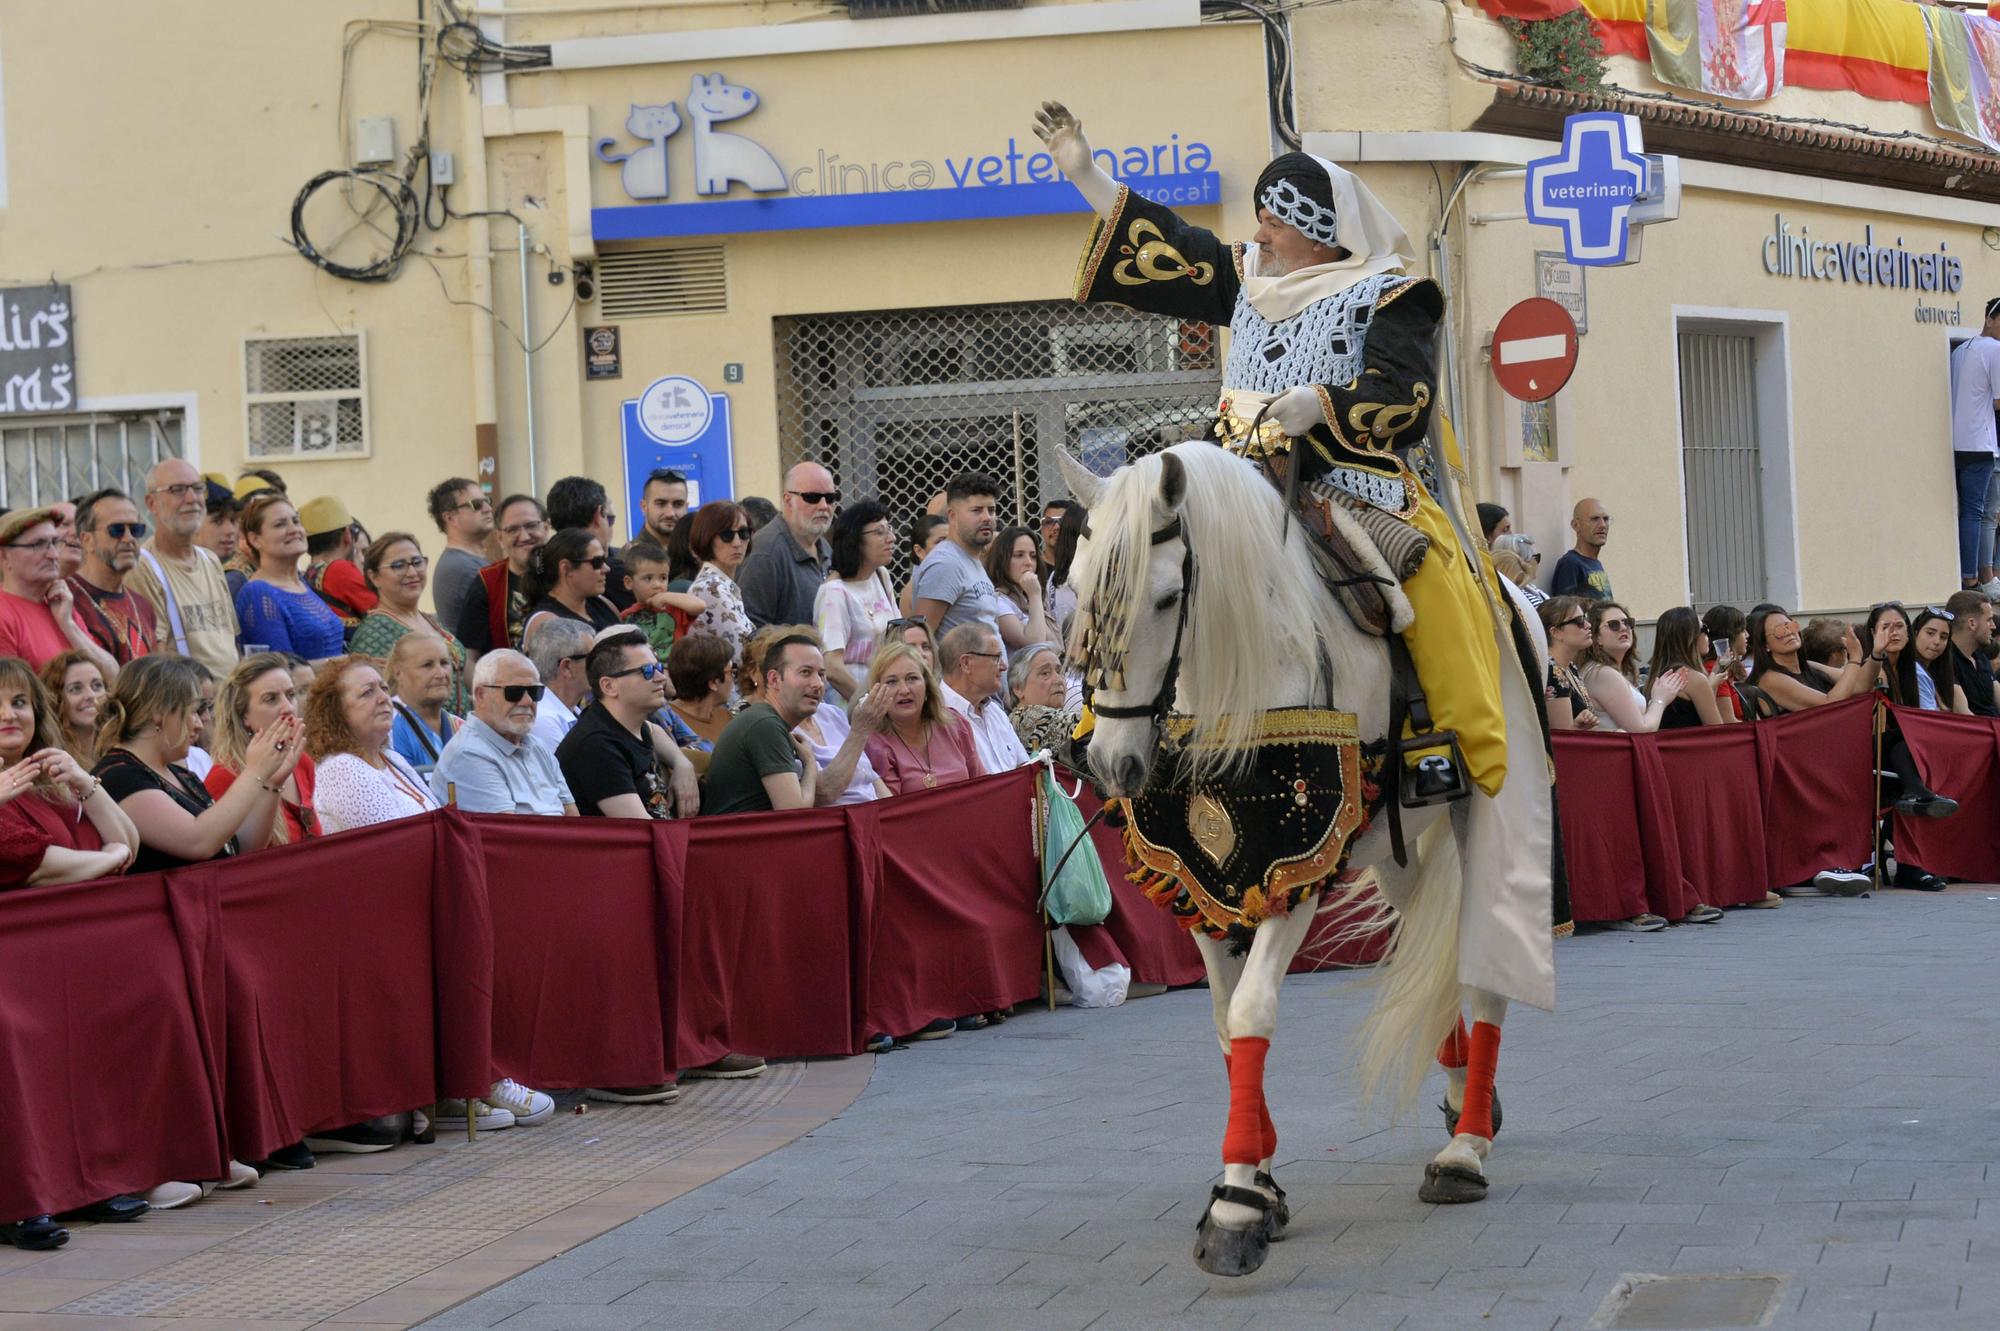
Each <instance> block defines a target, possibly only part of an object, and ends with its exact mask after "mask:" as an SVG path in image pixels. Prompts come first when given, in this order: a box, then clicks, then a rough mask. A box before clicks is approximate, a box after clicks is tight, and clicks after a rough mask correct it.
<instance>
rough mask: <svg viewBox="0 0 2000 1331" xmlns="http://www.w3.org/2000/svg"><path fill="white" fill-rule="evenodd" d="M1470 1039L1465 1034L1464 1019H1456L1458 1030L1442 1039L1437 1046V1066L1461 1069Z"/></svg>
mask: <svg viewBox="0 0 2000 1331" xmlns="http://www.w3.org/2000/svg"><path fill="white" fill-rule="evenodd" d="M1471 1039H1472V1037H1470V1036H1468V1035H1467V1034H1466V1033H1465V1018H1464V1017H1460V1018H1459V1019H1458V1029H1457V1030H1455V1031H1453V1032H1452V1033H1451V1034H1450V1035H1447V1036H1445V1037H1444V1043H1443V1044H1441V1045H1439V1046H1438V1066H1439V1067H1441V1068H1462V1067H1464V1066H1465V1058H1466V1054H1467V1052H1468V1050H1469V1048H1470V1046H1471Z"/></svg>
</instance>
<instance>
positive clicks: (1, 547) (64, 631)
mask: <svg viewBox="0 0 2000 1331" xmlns="http://www.w3.org/2000/svg"><path fill="white" fill-rule="evenodd" d="M56 517H57V515H56V511H55V510H54V509H53V508H24V509H18V510H16V511H14V512H12V513H8V514H6V515H5V516H0V656H18V657H20V658H21V659H22V660H23V661H26V662H27V663H28V664H29V666H31V667H32V668H33V669H36V670H40V669H41V668H42V667H43V666H45V665H47V664H48V663H49V662H50V661H52V660H54V659H55V658H56V657H58V656H61V655H62V654H63V653H64V652H66V651H69V650H70V649H72V648H74V649H76V650H77V651H80V652H82V653H83V654H84V655H86V656H88V657H89V658H90V659H91V660H92V661H93V662H95V663H96V665H97V670H98V673H99V674H101V675H103V676H104V682H105V683H106V684H107V685H109V684H110V683H111V682H112V681H113V680H115V679H116V678H117V677H118V662H117V661H115V660H113V659H112V656H111V654H110V653H109V652H107V651H105V650H104V649H103V648H102V647H100V646H98V645H97V644H96V643H95V642H93V641H91V638H90V634H89V633H88V632H86V631H85V629H84V627H83V621H82V620H81V619H80V618H79V617H78V616H77V613H76V597H75V593H74V592H73V591H72V590H71V588H70V585H69V583H68V582H66V581H64V580H63V576H62V546H63V538H62V536H61V535H60V534H59V533H58V531H57V520H56Z"/></svg>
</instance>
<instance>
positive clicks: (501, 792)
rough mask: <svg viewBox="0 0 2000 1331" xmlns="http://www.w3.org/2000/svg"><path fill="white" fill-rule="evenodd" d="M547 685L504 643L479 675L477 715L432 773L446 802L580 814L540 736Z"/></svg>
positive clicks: (471, 808)
mask: <svg viewBox="0 0 2000 1331" xmlns="http://www.w3.org/2000/svg"><path fill="white" fill-rule="evenodd" d="M544 692H545V688H544V686H543V684H542V680H541V675H540V674H539V673H538V672H537V671H536V669H535V663H534V662H532V661H530V660H529V659H528V658H527V657H525V656H523V655H521V654H520V653H519V652H517V651H513V650H511V649H509V648H505V647H503V648H501V649H499V650H498V651H492V652H488V653H486V655H484V656H482V657H480V658H479V664H478V666H477V667H475V668H474V670H473V672H472V715H471V716H468V717H467V718H465V721H464V722H463V724H461V725H460V726H459V728H458V733H457V734H455V735H453V736H452V737H451V743H449V744H447V745H445V746H444V752H443V753H441V754H439V755H438V760H437V766H436V767H434V768H433V769H432V770H431V789H432V791H433V792H435V793H436V795H437V797H438V799H439V801H440V802H449V803H455V804H457V805H458V807H459V808H461V809H464V810H466V811H467V812H468V813H526V814H543V815H547V816H551V817H559V816H562V815H565V814H567V815H569V816H571V817H574V816H575V814H576V801H575V800H574V799H573V798H571V796H570V793H569V785H568V783H566V782H565V781H564V780H563V774H562V768H561V767H560V766H559V765H558V764H557V763H556V758H555V755H554V754H553V753H550V752H549V750H548V746H547V745H545V744H543V743H542V742H541V740H539V739H537V738H536V737H535V733H534V728H535V708H536V705H537V704H538V703H540V702H541V700H542V694H543V693H544Z"/></svg>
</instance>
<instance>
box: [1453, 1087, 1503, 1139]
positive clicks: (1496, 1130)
mask: <svg viewBox="0 0 2000 1331" xmlns="http://www.w3.org/2000/svg"><path fill="white" fill-rule="evenodd" d="M1438 1108H1439V1109H1442V1110H1443V1111H1444V1130H1445V1131H1446V1132H1448V1133H1450V1134H1451V1135H1452V1136H1454V1137H1456V1136H1457V1135H1458V1111H1457V1110H1456V1109H1453V1108H1452V1107H1451V1100H1450V1099H1449V1098H1446V1099H1443V1100H1440V1101H1438ZM1499 1135H1500V1092H1499V1091H1497V1090H1496V1091H1495V1092H1493V1136H1495V1137H1498V1136H1499ZM1489 1140H1490V1139H1489Z"/></svg>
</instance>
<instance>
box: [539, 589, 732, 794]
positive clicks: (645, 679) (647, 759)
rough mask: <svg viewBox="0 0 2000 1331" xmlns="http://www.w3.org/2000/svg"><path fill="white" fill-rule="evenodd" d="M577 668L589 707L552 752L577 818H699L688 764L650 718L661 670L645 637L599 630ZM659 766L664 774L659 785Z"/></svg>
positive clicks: (660, 689) (662, 699)
mask: <svg viewBox="0 0 2000 1331" xmlns="http://www.w3.org/2000/svg"><path fill="white" fill-rule="evenodd" d="M583 669H584V677H585V679H586V680H587V681H588V682H589V684H590V689H591V692H592V693H593V694H594V695H595V696H596V700H595V701H594V702H592V703H591V704H590V706H588V707H586V708H584V709H583V714H582V715H581V716H579V717H578V718H577V721H576V725H574V726H573V727H571V728H570V732H569V734H568V735H566V736H564V737H563V742H562V744H561V745H560V746H559V747H558V748H557V749H556V761H557V762H558V763H560V764H561V765H562V772H563V778H564V779H565V780H566V781H567V782H568V783H569V788H570V790H571V792H572V793H573V794H574V795H575V797H576V809H577V812H578V813H581V814H583V815H584V816H585V817H587V818H672V817H674V816H676V815H679V816H680V817H683V818H687V817H691V816H693V815H694V814H696V813H698V812H699V811H700V809H701V796H700V793H699V791H698V790H697V788H696V785H695V774H694V767H693V765H692V764H690V763H689V762H688V760H687V755H685V754H683V753H682V752H681V751H680V749H679V748H677V747H676V746H675V745H674V742H673V741H672V740H671V739H669V738H667V735H666V732H665V731H663V730H661V729H660V727H659V726H658V725H656V724H654V723H653V722H652V720H651V719H650V718H651V717H652V715H653V713H655V712H657V711H659V710H660V708H662V707H664V706H666V702H667V668H666V667H665V666H664V665H661V664H660V661H659V658H658V657H656V656H655V655H653V647H652V644H651V643H649V642H647V641H646V635H645V634H644V633H643V632H641V631H640V630H639V629H636V628H633V627H632V626H630V625H626V624H619V625H613V626H612V627H610V628H608V629H605V630H603V631H601V632H600V633H598V635H597V639H596V645H595V646H593V647H592V648H591V649H590V656H589V657H588V658H587V659H586V660H585V661H584V665H583ZM663 763H664V764H665V765H667V767H668V768H669V770H670V772H671V775H670V776H669V777H668V779H666V780H662V779H661V777H660V770H659V769H660V765H661V764H663Z"/></svg>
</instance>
